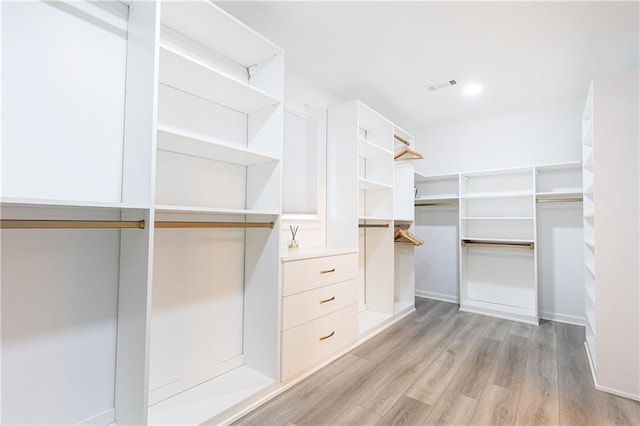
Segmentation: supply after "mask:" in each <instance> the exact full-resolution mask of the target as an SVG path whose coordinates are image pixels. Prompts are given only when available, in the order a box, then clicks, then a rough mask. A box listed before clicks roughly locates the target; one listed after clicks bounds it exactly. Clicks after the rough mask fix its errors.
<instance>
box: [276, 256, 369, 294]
mask: <svg viewBox="0 0 640 426" xmlns="http://www.w3.org/2000/svg"><path fill="white" fill-rule="evenodd" d="M357 276H358V254H357V253H352V254H343V255H339V256H325V257H316V258H312V259H304V260H297V261H294V262H285V263H284V266H283V277H284V284H283V291H284V293H283V295H284V296H289V295H291V294H295V293H301V292H303V291H307V290H312V289H314V288H318V287H322V286H325V285H329V284H335V283H339V282H342V281H346V280H350V279H354V278H356V277H357Z"/></svg>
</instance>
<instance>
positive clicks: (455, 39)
mask: <svg viewBox="0 0 640 426" xmlns="http://www.w3.org/2000/svg"><path fill="white" fill-rule="evenodd" d="M218 4H220V5H221V6H222V7H223V8H225V9H226V10H227V11H229V12H230V13H231V14H233V15H235V16H236V17H237V18H238V19H240V20H241V21H244V22H246V23H247V24H248V25H249V26H251V27H253V28H254V29H256V30H257V31H258V32H260V33H262V34H263V35H265V36H266V37H268V38H270V39H271V40H273V41H274V42H275V43H277V44H279V45H280V46H281V47H283V48H284V49H285V51H286V60H287V62H288V65H290V66H292V67H293V68H294V69H296V70H298V71H299V72H300V73H302V74H304V75H306V76H307V77H309V78H311V79H313V80H315V81H317V82H318V83H319V84H321V85H322V86H324V87H326V88H327V89H329V90H331V91H332V92H334V93H335V94H337V95H339V96H341V97H343V98H345V99H348V100H351V99H361V100H363V101H364V102H366V103H367V104H369V105H370V106H372V107H373V108H374V109H377V110H378V111H380V112H381V113H383V114H384V115H387V116H388V117H390V118H391V119H392V120H394V121H396V122H397V123H399V124H401V125H403V126H405V127H407V128H417V127H422V126H425V125H430V124H434V123H437V122H442V121H451V120H463V119H467V118H470V117H474V116H479V115H484V114H492V113H500V112H505V111H507V110H510V109H515V108H519V107H523V106H526V105H532V104H540V103H544V102H550V101H553V100H558V99H567V98H571V97H576V96H586V91H587V90H588V85H589V81H590V80H591V78H592V77H593V76H596V75H599V74H604V73H609V72H612V71H617V70H623V69H625V68H630V67H632V66H638V63H639V54H640V27H639V21H640V17H639V13H640V12H639V10H640V7H639V6H640V3H638V2H626V3H623V2H612V1H608V2H562V3H561V2H526V3H525V2H497V3H489V2H269V1H264V2H242V1H241V2H220V3H218ZM450 79H456V80H458V82H459V83H460V84H459V85H458V86H455V87H449V88H445V89H441V90H439V91H436V92H429V91H427V90H426V88H427V87H428V86H430V85H432V84H434V83H440V82H445V81H447V80H450ZM471 82H478V83H481V84H482V85H483V86H484V91H483V92H482V93H481V94H480V95H477V96H475V97H466V96H464V95H463V94H462V86H463V85H464V84H465V83H471Z"/></svg>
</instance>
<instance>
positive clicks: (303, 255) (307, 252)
mask: <svg viewBox="0 0 640 426" xmlns="http://www.w3.org/2000/svg"><path fill="white" fill-rule="evenodd" d="M353 253H358V250H356V249H330V248H329V249H328V248H317V249H301V250H298V251H295V252H291V251H283V252H282V253H280V261H281V262H295V261H296V260H305V259H314V258H317V257H329V256H340V255H343V254H353Z"/></svg>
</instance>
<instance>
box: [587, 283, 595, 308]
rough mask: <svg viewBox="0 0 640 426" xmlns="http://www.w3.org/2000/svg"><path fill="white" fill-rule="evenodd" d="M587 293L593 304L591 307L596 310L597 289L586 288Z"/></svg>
mask: <svg viewBox="0 0 640 426" xmlns="http://www.w3.org/2000/svg"><path fill="white" fill-rule="evenodd" d="M585 290H586V293H587V298H588V299H589V302H590V303H591V306H593V307H594V308H595V306H596V291H595V288H593V287H590V286H587V287H585Z"/></svg>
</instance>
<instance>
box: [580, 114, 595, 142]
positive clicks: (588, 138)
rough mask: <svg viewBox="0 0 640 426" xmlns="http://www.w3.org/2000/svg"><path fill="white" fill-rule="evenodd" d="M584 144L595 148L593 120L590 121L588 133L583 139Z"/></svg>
mask: <svg viewBox="0 0 640 426" xmlns="http://www.w3.org/2000/svg"><path fill="white" fill-rule="evenodd" d="M582 143H583V144H584V145H586V146H593V120H589V124H588V127H587V132H586V133H585V135H584V138H583V139H582Z"/></svg>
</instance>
